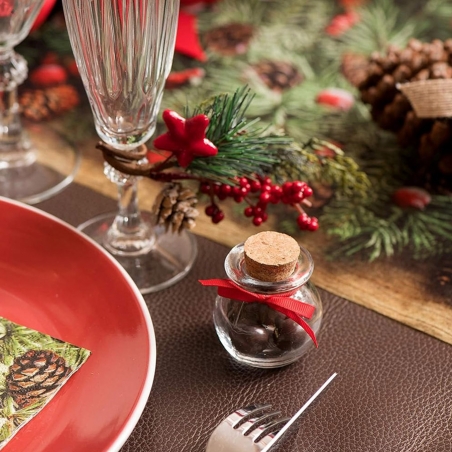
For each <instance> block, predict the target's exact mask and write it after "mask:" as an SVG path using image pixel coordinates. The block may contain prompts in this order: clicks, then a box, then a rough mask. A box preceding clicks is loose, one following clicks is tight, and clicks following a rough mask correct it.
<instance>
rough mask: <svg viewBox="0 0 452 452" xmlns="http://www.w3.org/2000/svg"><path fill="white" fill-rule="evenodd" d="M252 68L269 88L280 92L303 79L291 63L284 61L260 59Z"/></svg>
mask: <svg viewBox="0 0 452 452" xmlns="http://www.w3.org/2000/svg"><path fill="white" fill-rule="evenodd" d="M253 69H254V70H255V71H256V73H257V74H258V75H259V77H260V78H261V80H262V81H263V82H264V83H265V85H267V86H268V87H269V88H270V89H271V90H273V91H278V92H282V91H284V90H286V89H289V88H293V87H294V86H297V85H299V84H300V83H301V82H302V81H303V77H302V74H301V73H300V71H299V70H298V69H297V68H296V67H295V66H294V65H292V64H290V63H287V62H284V61H261V62H260V63H257V64H255V65H253Z"/></svg>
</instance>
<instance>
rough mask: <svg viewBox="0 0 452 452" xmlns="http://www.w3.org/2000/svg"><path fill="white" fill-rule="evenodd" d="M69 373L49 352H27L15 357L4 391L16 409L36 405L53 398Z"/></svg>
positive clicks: (58, 358) (61, 361)
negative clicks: (51, 396) (50, 397)
mask: <svg viewBox="0 0 452 452" xmlns="http://www.w3.org/2000/svg"><path fill="white" fill-rule="evenodd" d="M71 371H72V369H71V368H70V367H69V366H67V364H66V361H65V360H64V358H62V357H61V356H58V355H57V354H56V353H54V352H52V351H50V350H29V351H28V352H26V353H24V354H23V355H22V356H19V357H17V358H16V359H15V360H14V363H13V364H12V365H11V366H10V369H9V373H8V375H7V376H6V390H7V393H8V394H9V395H10V396H11V397H12V398H13V400H14V402H15V404H16V405H17V407H18V408H25V407H28V406H29V405H33V404H36V403H38V402H40V401H42V400H44V399H45V398H46V397H49V396H50V395H52V394H53V393H54V392H55V391H56V390H57V389H58V388H59V387H60V386H61V385H62V384H63V383H64V382H65V381H66V379H67V377H68V375H69V374H70V373H71Z"/></svg>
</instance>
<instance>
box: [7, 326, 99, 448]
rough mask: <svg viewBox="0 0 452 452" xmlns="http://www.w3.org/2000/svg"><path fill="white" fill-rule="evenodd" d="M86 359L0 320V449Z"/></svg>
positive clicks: (80, 351)
mask: <svg viewBox="0 0 452 452" xmlns="http://www.w3.org/2000/svg"><path fill="white" fill-rule="evenodd" d="M89 355H90V352H89V351H88V350H85V349H83V348H80V347H76V346H75V345H72V344H69V343H67V342H63V341H60V340H59V339H55V338H53V337H51V336H48V335H47V334H42V333H39V332H38V331H35V330H32V329H30V328H27V327H25V326H21V325H18V324H16V323H13V322H11V321H9V320H7V319H4V318H2V317H0V449H2V448H3V447H4V446H5V445H6V443H7V442H8V441H9V440H10V439H11V438H12V437H13V436H14V435H15V434H16V433H17V432H18V430H19V429H20V428H21V427H23V426H24V425H25V424H26V423H27V422H28V421H30V420H31V419H32V418H33V417H34V416H36V415H37V414H38V413H39V412H40V411H41V410H42V409H43V408H44V406H45V405H46V404H47V403H48V402H49V401H50V400H51V399H52V397H53V396H54V395H55V394H56V393H57V392H58V391H59V389H60V388H61V387H62V386H63V384H64V383H66V381H68V380H69V378H70V377H71V376H72V375H73V374H74V373H75V372H76V371H77V370H78V369H79V368H80V367H81V366H82V365H83V364H84V363H85V362H86V360H87V359H88V358H89Z"/></svg>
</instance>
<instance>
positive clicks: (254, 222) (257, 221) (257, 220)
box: [253, 217, 264, 226]
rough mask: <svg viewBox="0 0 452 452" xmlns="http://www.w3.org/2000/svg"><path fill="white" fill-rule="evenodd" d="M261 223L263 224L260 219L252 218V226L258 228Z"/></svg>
mask: <svg viewBox="0 0 452 452" xmlns="http://www.w3.org/2000/svg"><path fill="white" fill-rule="evenodd" d="M263 222H264V220H263V219H262V217H254V218H253V224H254V226H260V225H261V224H262V223H263Z"/></svg>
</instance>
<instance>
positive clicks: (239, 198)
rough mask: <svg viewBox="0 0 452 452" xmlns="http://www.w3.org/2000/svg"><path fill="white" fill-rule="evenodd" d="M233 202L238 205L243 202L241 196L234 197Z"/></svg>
mask: <svg viewBox="0 0 452 452" xmlns="http://www.w3.org/2000/svg"><path fill="white" fill-rule="evenodd" d="M234 201H235V202H238V203H240V202H242V201H243V196H240V195H235V196H234Z"/></svg>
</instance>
